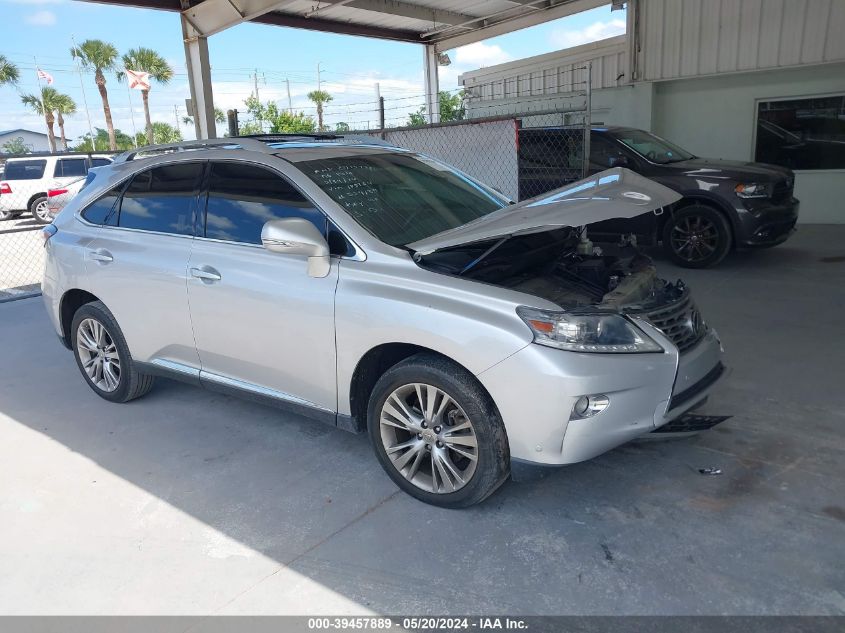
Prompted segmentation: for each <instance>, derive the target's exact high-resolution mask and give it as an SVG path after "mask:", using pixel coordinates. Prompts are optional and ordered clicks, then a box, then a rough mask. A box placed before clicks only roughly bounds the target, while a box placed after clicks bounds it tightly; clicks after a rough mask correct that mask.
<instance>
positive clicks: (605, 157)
mask: <svg viewBox="0 0 845 633" xmlns="http://www.w3.org/2000/svg"><path fill="white" fill-rule="evenodd" d="M619 158H627V156H625V152H623V151H622V150H621V149H619V148H618V147H617V146H616V145H614V144H613V143H612V142H610V141H608V140H607V139H605V138H602V137H601V136H598V135H596V134H593V135H592V136H590V167H591V168H592V169H599V170H602V169H608V168H610V167H613V166H614V164H613V163H614V160H615V159H619Z"/></svg>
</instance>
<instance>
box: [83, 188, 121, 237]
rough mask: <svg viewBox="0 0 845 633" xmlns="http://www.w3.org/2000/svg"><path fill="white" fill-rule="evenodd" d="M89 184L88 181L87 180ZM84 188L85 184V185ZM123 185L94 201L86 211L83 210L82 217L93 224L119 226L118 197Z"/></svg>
mask: <svg viewBox="0 0 845 633" xmlns="http://www.w3.org/2000/svg"><path fill="white" fill-rule="evenodd" d="M85 184H86V185H87V184H88V181H86V182H85ZM82 188H83V189H84V188H85V186H84V185H83V187H82ZM122 189H123V185H122V184H121V185H118V186H117V187H115V188H114V189H112V190H111V191H109V192H108V193H107V194H105V195H104V196H102V197H100V198H99V199H97V200H96V201H94V202H92V203H91V204H90V205H88V207H87V208H86V209H85V211H83V212H82V217H83V218H85V220H87V221H88V222H90V223H91V224H105V225H106V226H117V205H116V204H115V203H116V202H117V199H118V198H119V197H120V192H121V190H122Z"/></svg>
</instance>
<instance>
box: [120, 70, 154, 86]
mask: <svg viewBox="0 0 845 633" xmlns="http://www.w3.org/2000/svg"><path fill="white" fill-rule="evenodd" d="M126 79H127V80H128V81H129V87H130V88H134V89H135V90H149V89H150V73H142V72H140V71H137V70H129V69H128V68H127V69H126Z"/></svg>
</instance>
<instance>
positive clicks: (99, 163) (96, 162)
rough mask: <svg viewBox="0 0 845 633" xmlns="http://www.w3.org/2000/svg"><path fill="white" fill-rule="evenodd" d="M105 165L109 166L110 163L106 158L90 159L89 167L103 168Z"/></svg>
mask: <svg viewBox="0 0 845 633" xmlns="http://www.w3.org/2000/svg"><path fill="white" fill-rule="evenodd" d="M106 165H111V161H110V160H109V159H108V158H92V159H91V167H105V166H106Z"/></svg>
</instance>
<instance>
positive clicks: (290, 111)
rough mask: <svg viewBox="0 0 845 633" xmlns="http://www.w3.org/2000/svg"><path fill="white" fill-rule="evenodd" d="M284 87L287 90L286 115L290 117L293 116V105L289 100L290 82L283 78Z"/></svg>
mask: <svg viewBox="0 0 845 633" xmlns="http://www.w3.org/2000/svg"><path fill="white" fill-rule="evenodd" d="M285 86H286V87H287V89H288V113H289V114H290V115H291V116H292V115H293V103H292V102H291V100H290V80H289V79H287V78H285Z"/></svg>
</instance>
